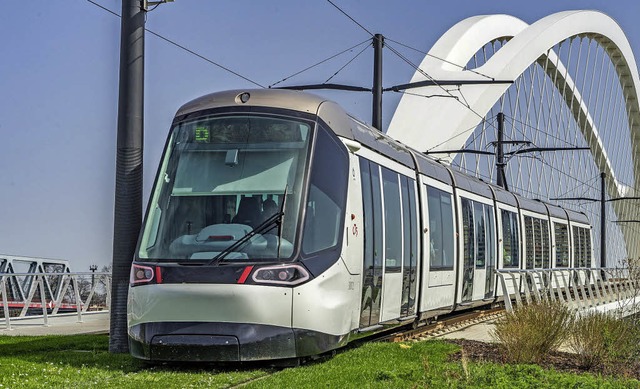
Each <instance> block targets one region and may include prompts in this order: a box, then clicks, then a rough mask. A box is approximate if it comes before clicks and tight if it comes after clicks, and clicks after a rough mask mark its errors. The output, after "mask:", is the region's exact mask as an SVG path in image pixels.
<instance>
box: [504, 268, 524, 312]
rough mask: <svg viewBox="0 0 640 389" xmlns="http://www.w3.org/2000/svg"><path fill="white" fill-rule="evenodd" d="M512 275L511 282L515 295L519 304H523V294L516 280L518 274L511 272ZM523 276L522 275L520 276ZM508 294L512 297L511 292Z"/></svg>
mask: <svg viewBox="0 0 640 389" xmlns="http://www.w3.org/2000/svg"><path fill="white" fill-rule="evenodd" d="M509 275H510V276H511V283H512V284H513V295H514V297H515V298H516V304H517V305H518V306H521V305H522V296H521V295H520V288H519V287H518V281H516V275H515V274H514V273H510V274H509ZM520 278H522V277H520ZM507 296H508V297H509V298H511V296H510V295H509V294H507Z"/></svg>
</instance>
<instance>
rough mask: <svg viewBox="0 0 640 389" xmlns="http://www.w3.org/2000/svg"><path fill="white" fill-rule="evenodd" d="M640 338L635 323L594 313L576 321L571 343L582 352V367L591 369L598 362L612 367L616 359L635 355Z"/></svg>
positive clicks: (573, 348) (572, 346)
mask: <svg viewBox="0 0 640 389" xmlns="http://www.w3.org/2000/svg"><path fill="white" fill-rule="evenodd" d="M639 340H640V338H639V336H638V330H637V329H636V327H635V326H634V324H633V323H632V322H630V321H627V320H621V319H618V318H616V317H615V316H613V315H611V314H607V313H602V312H594V313H589V314H587V315H584V316H581V317H579V318H578V319H577V320H575V322H574V324H573V328H572V331H571V334H570V336H569V342H568V344H569V347H570V348H571V350H572V351H573V352H575V353H576V354H578V355H579V357H580V363H581V364H582V366H583V367H585V368H590V367H592V366H594V365H597V364H605V365H609V366H612V365H613V362H614V361H623V360H628V359H631V358H633V357H635V356H636V355H637V353H638V347H639V346H638V341H639Z"/></svg>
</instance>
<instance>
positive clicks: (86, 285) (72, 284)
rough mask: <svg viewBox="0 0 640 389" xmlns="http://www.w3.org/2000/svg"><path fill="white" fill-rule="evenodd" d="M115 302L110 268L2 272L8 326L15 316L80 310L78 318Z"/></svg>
mask: <svg viewBox="0 0 640 389" xmlns="http://www.w3.org/2000/svg"><path fill="white" fill-rule="evenodd" d="M110 305H111V273H109V272H28V273H13V272H11V273H0V309H2V313H3V318H4V321H5V326H6V329H8V330H10V329H11V318H12V317H25V316H28V315H29V316H31V315H38V314H41V315H42V319H43V325H45V326H47V325H49V322H48V321H49V316H51V315H58V314H61V313H68V312H76V313H77V315H78V322H82V314H83V313H86V312H88V311H89V310H108V309H109V307H110Z"/></svg>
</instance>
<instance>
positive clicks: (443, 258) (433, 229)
mask: <svg viewBox="0 0 640 389" xmlns="http://www.w3.org/2000/svg"><path fill="white" fill-rule="evenodd" d="M427 206H428V208H429V227H428V228H429V253H430V255H429V258H430V259H429V265H430V268H431V269H448V270H450V269H453V252H454V239H453V234H454V231H453V207H452V204H451V194H450V193H447V192H445V191H443V190H440V189H436V188H434V187H431V186H428V185H427Z"/></svg>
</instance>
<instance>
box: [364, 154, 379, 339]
mask: <svg viewBox="0 0 640 389" xmlns="http://www.w3.org/2000/svg"><path fill="white" fill-rule="evenodd" d="M360 175H361V183H362V204H363V218H364V255H363V266H362V277H363V279H362V302H361V311H360V328H365V327H369V326H372V325H376V324H378V323H379V322H380V302H381V298H382V276H383V274H382V254H383V253H382V197H381V193H380V170H379V167H378V165H376V164H374V163H372V162H369V161H368V160H366V159H363V158H361V159H360Z"/></svg>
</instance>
